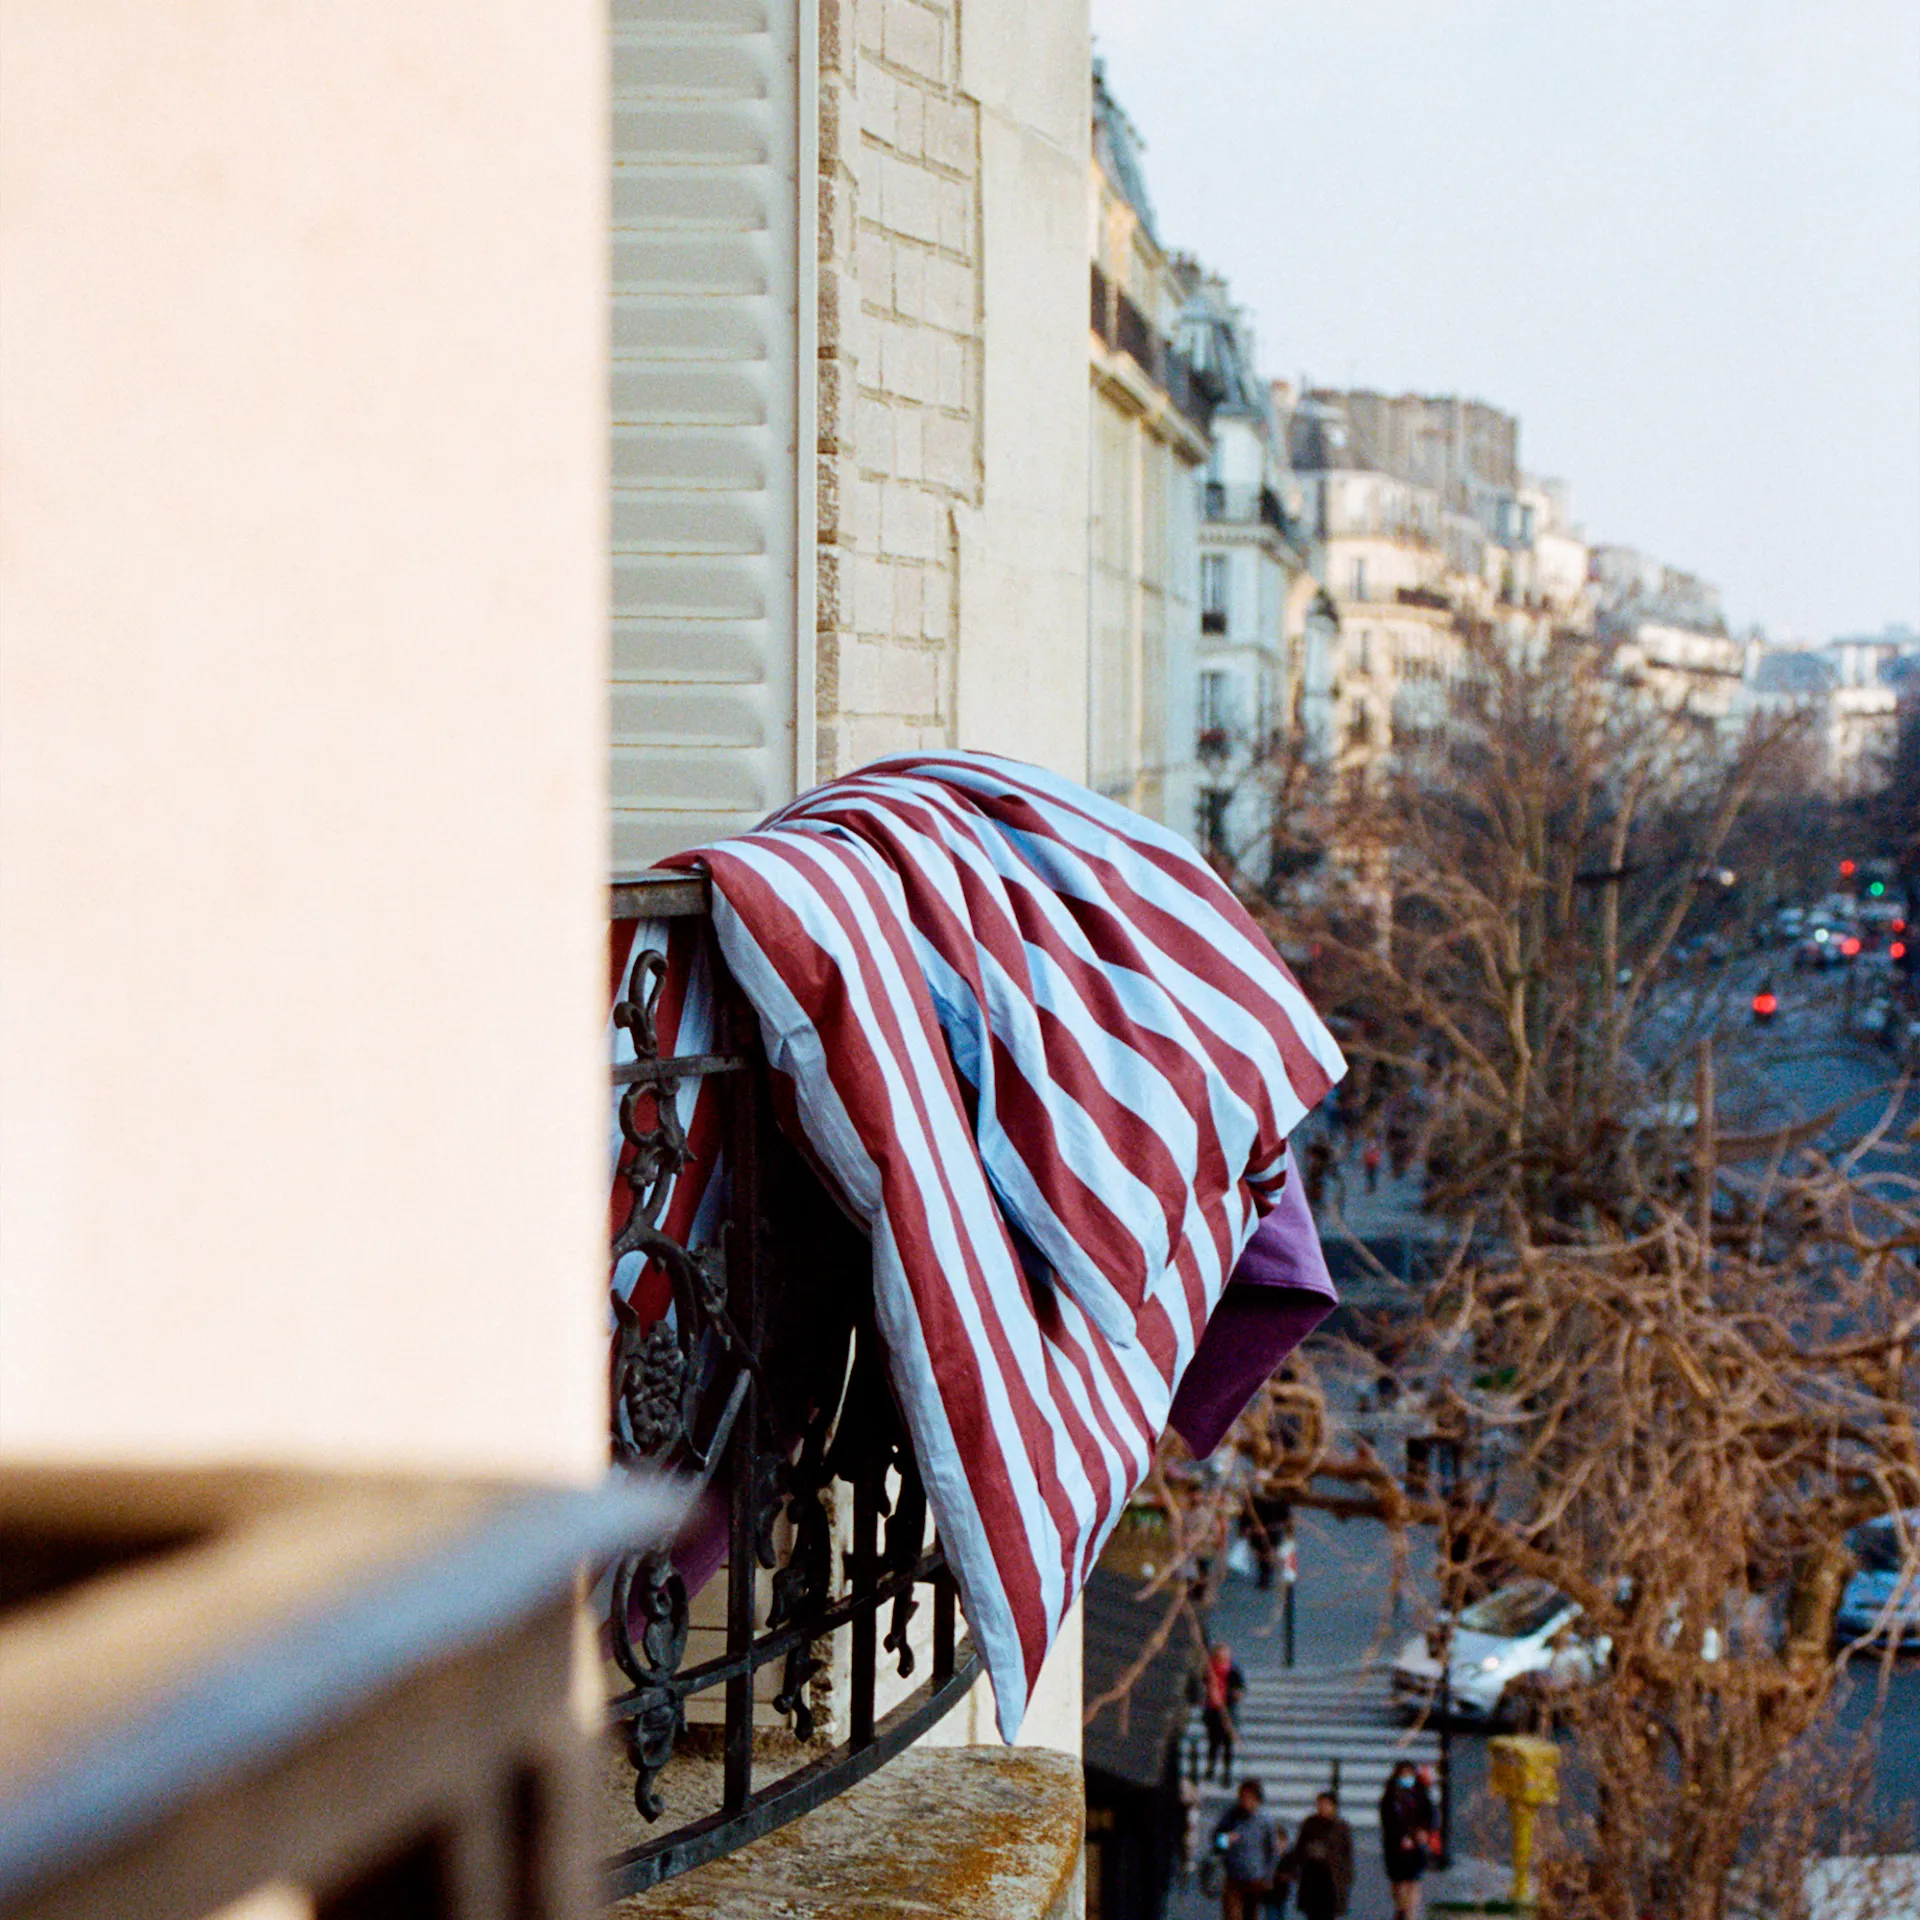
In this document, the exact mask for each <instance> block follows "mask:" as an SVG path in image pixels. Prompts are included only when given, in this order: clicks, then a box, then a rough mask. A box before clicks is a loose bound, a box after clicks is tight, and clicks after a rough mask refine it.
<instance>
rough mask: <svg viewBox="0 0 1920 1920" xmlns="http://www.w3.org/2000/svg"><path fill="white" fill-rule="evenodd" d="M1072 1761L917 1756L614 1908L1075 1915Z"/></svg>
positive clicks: (720, 1915)
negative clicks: (789, 1823) (710, 1861)
mask: <svg viewBox="0 0 1920 1920" xmlns="http://www.w3.org/2000/svg"><path fill="white" fill-rule="evenodd" d="M1085 1810H1086V1802H1085V1787H1084V1785H1083V1781H1082V1776H1081V1770H1080V1762H1079V1760H1078V1759H1076V1758H1075V1757H1074V1756H1073V1755H1072V1754H1066V1753H1053V1752H1048V1751H1046V1750H1044V1749H1040V1748H1032V1747H1015V1748H1007V1747H916V1748H913V1749H911V1750H910V1751H908V1752H906V1753H904V1754H902V1755H901V1756H900V1757H899V1758H898V1759H896V1760H893V1761H891V1762H889V1764H888V1765H886V1766H884V1767H882V1768H881V1769H880V1770H879V1771H878V1772H877V1773H875V1774H873V1775H872V1776H871V1777H870V1778H868V1779H866V1780H863V1781H862V1782H861V1783H860V1784H859V1785H858V1786H855V1787H850V1788H848V1789H847V1791H846V1792H844V1793H842V1794H840V1795H839V1796H838V1797H837V1798H835V1799H833V1800H830V1801H828V1802H827V1803H826V1805H824V1806H822V1807H817V1808H816V1809H815V1810H814V1811H813V1812H812V1813H809V1814H806V1815H804V1816H802V1817H801V1818H800V1819H798V1820H796V1821H794V1822H793V1823H792V1824H791V1825H789V1826H785V1827H782V1828H780V1829H779V1830H778V1831H777V1832H774V1833H770V1834H768V1835H767V1836H766V1837H765V1838H764V1839H762V1840H757V1841H755V1842H754V1843H753V1844H752V1845H751V1846H747V1847H742V1848H741V1849H740V1850H739V1851H738V1852H737V1853H731V1854H728V1855H727V1856H726V1857H725V1858H724V1859H721V1860H716V1861H714V1862H712V1863H711V1864H710V1865H708V1866H705V1867H699V1868H696V1869H695V1870H694V1871H693V1872H691V1873H685V1874H682V1875H680V1876H679V1877H678V1878H677V1879H674V1880H670V1881H668V1882H667V1883H666V1884H665V1885H663V1886H660V1887H656V1888H653V1889H652V1890H650V1891H649V1892H647V1893H643V1894H637V1895H635V1896H633V1897H632V1898H630V1899H626V1900H622V1901H620V1902H618V1903H617V1904H616V1905H615V1907H614V1909H613V1911H614V1913H615V1914H617V1915H619V1916H621V1920H655V1917H656V1916H659V1917H661V1920H664V1916H667V1915H672V1916H674V1920H891V1917H892V1916H898V1915H908V1916H915V1915H918V1916H926V1920H934V1916H938V1920H1080V1916H1081V1913H1082V1910H1083V1899H1084V1885H1083V1876H1082V1871H1081V1854H1082V1848H1083V1845H1084V1822H1085Z"/></svg>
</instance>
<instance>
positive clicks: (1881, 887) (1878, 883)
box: [1867, 880, 1887, 900]
mask: <svg viewBox="0 0 1920 1920" xmlns="http://www.w3.org/2000/svg"><path fill="white" fill-rule="evenodd" d="M1886 890H1887V883H1886V882H1885V881H1884V880H1869V881H1868V882H1867V891H1868V892H1869V893H1870V894H1872V895H1873V897H1874V898H1875V899H1876V900H1878V899H1879V898H1880V896H1881V895H1882V894H1883V893H1885V892H1886Z"/></svg>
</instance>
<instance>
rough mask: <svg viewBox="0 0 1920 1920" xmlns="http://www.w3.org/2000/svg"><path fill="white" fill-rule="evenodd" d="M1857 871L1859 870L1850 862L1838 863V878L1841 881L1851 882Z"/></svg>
mask: <svg viewBox="0 0 1920 1920" xmlns="http://www.w3.org/2000/svg"><path fill="white" fill-rule="evenodd" d="M1858 871H1859V869H1858V868H1857V867H1856V866H1855V865H1854V864H1853V862H1852V861H1851V860H1842V861H1841V862H1840V878H1841V879H1842V880H1851V879H1852V878H1853V876H1854V875H1855V873H1857V872H1858Z"/></svg>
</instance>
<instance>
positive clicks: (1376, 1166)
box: [1360, 1140, 1380, 1193]
mask: <svg viewBox="0 0 1920 1920" xmlns="http://www.w3.org/2000/svg"><path fill="white" fill-rule="evenodd" d="M1360 1164H1361V1166H1362V1167H1363V1168H1364V1169H1365V1170H1366V1175H1367V1191H1368V1192H1369V1193H1378V1192H1379V1191H1380V1142H1379V1141H1378V1140H1369V1141H1368V1142H1367V1149H1366V1151H1365V1152H1364V1153H1363V1154H1361V1156H1360Z"/></svg>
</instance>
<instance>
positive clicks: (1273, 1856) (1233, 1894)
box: [1213, 1780, 1280, 1920]
mask: <svg viewBox="0 0 1920 1920" xmlns="http://www.w3.org/2000/svg"><path fill="white" fill-rule="evenodd" d="M1266 1797H1267V1793H1266V1789H1265V1788H1264V1787H1263V1786H1261V1784H1260V1782H1259V1781H1258V1780H1242V1781H1241V1782H1240V1791H1239V1792H1238V1793H1237V1794H1235V1795H1234V1800H1233V1805H1232V1806H1230V1807H1229V1808H1228V1809H1227V1810H1226V1812H1225V1813H1223V1814H1222V1815H1221V1816H1220V1823H1219V1825H1218V1826H1216V1827H1215V1828H1214V1830H1213V1850H1214V1852H1215V1853H1216V1854H1217V1855H1218V1856H1219V1858H1220V1861H1221V1864H1222V1865H1223V1866H1224V1867H1225V1869H1226V1880H1225V1882H1224V1884H1223V1885H1222V1886H1221V1889H1220V1920H1260V1905H1261V1902H1262V1900H1263V1899H1264V1898H1265V1897H1266V1895H1267V1893H1268V1892H1269V1891H1270V1890H1271V1889H1272V1886H1273V1877H1274V1875H1275V1873H1276V1872H1278V1870H1279V1867H1280V1831H1279V1829H1278V1827H1276V1826H1275V1825H1274V1822H1273V1817H1272V1815H1270V1814H1269V1813H1268V1812H1267V1810H1266V1806H1265V1801H1266Z"/></svg>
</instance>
